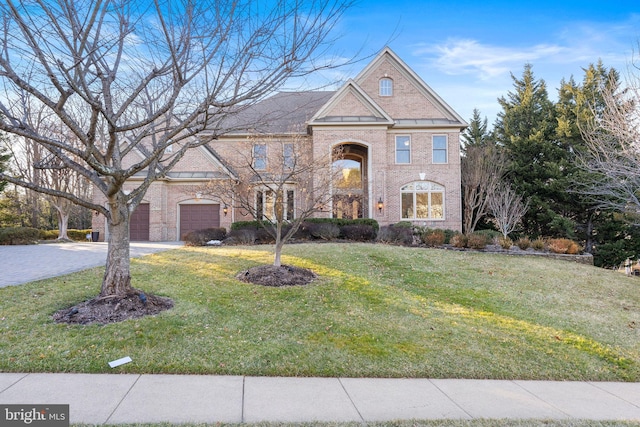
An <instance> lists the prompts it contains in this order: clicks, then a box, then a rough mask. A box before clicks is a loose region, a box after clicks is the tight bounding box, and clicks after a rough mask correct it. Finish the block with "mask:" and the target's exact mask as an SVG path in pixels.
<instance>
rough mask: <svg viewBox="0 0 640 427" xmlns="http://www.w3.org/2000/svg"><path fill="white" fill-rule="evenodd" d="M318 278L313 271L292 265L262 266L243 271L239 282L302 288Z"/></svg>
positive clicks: (239, 274) (239, 276)
mask: <svg viewBox="0 0 640 427" xmlns="http://www.w3.org/2000/svg"><path fill="white" fill-rule="evenodd" d="M317 277H318V276H317V275H316V274H315V273H314V272H313V271H311V270H308V269H306V268H301V267H294V266H291V265H282V266H280V267H276V266H275V265H260V266H257V267H252V268H250V269H248V270H245V271H241V272H240V273H238V274H237V275H236V278H237V279H238V280H241V281H243V282H247V283H253V284H255V285H262V286H300V285H307V284H309V283H311V282H312V281H314V280H315V279H316V278H317Z"/></svg>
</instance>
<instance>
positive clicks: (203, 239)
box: [182, 227, 227, 246]
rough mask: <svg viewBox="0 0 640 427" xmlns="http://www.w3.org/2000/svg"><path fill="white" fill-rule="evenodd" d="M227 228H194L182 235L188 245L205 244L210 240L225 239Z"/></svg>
mask: <svg viewBox="0 0 640 427" xmlns="http://www.w3.org/2000/svg"><path fill="white" fill-rule="evenodd" d="M225 237H227V230H226V229H225V228H224V227H217V228H206V229H203V230H193V231H190V232H188V233H187V234H185V235H184V236H182V240H184V243H185V245H186V246H205V245H206V244H207V242H208V241H210V240H220V241H222V240H224V239H225Z"/></svg>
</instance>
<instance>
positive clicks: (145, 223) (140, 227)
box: [129, 203, 150, 241]
mask: <svg viewBox="0 0 640 427" xmlns="http://www.w3.org/2000/svg"><path fill="white" fill-rule="evenodd" d="M149 212H150V209H149V203H141V204H140V205H138V207H137V208H136V210H135V211H133V214H132V215H131V219H130V222H129V239H130V240H132V241H148V240H149Z"/></svg>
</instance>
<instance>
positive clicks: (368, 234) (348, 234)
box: [340, 224, 377, 242]
mask: <svg viewBox="0 0 640 427" xmlns="http://www.w3.org/2000/svg"><path fill="white" fill-rule="evenodd" d="M376 234H377V233H376V230H375V229H374V228H373V227H372V226H371V225H366V224H348V225H343V226H342V227H340V236H342V237H343V238H345V239H347V240H354V241H358V242H368V241H371V240H375V239H376Z"/></svg>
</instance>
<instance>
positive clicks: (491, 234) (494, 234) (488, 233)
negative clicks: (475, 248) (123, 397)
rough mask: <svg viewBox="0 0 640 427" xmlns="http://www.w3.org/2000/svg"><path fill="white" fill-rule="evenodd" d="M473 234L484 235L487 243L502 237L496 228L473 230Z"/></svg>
mask: <svg viewBox="0 0 640 427" xmlns="http://www.w3.org/2000/svg"><path fill="white" fill-rule="evenodd" d="M473 233H474V234H480V235H481V236H484V237H485V239H486V242H487V244H489V243H491V242H497V241H498V239H500V237H502V233H500V232H499V231H496V230H489V229H487V230H476V231H474V232H473Z"/></svg>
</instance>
